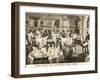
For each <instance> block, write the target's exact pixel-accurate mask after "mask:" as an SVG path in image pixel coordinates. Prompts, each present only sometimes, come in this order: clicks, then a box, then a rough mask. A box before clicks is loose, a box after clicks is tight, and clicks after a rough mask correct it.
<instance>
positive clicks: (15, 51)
mask: <svg viewBox="0 0 100 80" xmlns="http://www.w3.org/2000/svg"><path fill="white" fill-rule="evenodd" d="M20 6H31V7H32V6H37V7H48V8H64V9H66V8H68V9H85V10H94V11H95V13H94V14H95V65H94V66H95V70H86V71H72V72H69V71H68V72H64V71H62V72H54V73H51V72H50V73H49V72H47V73H38V74H35V73H33V74H20V63H19V62H20V49H21V48H20V47H19V46H20V33H21V32H20ZM97 13H98V12H97V7H96V6H80V5H63V4H44V3H29V2H13V3H12V4H11V76H12V77H15V78H22V77H39V76H55V75H73V74H86V73H97V53H98V52H97V51H98V47H97V44H98V43H97V42H98V41H97V40H98V38H97V36H98V33H97V30H98V28H97V24H98V23H97V22H98V21H97Z"/></svg>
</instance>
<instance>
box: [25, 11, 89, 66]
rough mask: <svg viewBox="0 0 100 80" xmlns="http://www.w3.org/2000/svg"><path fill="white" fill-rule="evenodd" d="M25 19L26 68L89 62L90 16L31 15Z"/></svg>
mask: <svg viewBox="0 0 100 80" xmlns="http://www.w3.org/2000/svg"><path fill="white" fill-rule="evenodd" d="M25 17H26V21H25V22H26V24H25V27H26V33H25V34H26V44H25V46H26V65H30V64H56V63H78V62H84V63H85V62H89V60H90V57H89V46H90V45H89V41H90V38H89V35H90V34H89V27H90V26H89V18H90V17H89V15H74V14H73V15H69V14H56V13H54V14H53V13H52V14H51V13H31V12H27V13H26V14H25Z"/></svg>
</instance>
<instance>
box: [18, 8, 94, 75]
mask: <svg viewBox="0 0 100 80" xmlns="http://www.w3.org/2000/svg"><path fill="white" fill-rule="evenodd" d="M19 10H20V11H19V12H20V13H19V21H20V22H19V23H20V24H19V30H20V31H19V33H20V38H19V39H20V41H19V42H20V43H19V60H20V61H19V69H20V70H19V74H20V75H24V74H42V73H57V72H75V71H91V70H95V10H88V9H74V8H56V7H38V6H20V7H19ZM26 12H33V13H34V12H35V13H59V14H76V15H90V24H89V25H90V29H89V32H90V62H89V63H88V62H85V63H77V65H75V64H72V63H66V64H65V65H63V66H60V65H56V66H40V67H36V66H34V65H32V66H30V67H26V63H25V57H26V56H25V54H26V53H25V52H26V51H25V29H26V28H25V21H26V20H25V13H26ZM91 34H92V35H91Z"/></svg>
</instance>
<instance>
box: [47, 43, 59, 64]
mask: <svg viewBox="0 0 100 80" xmlns="http://www.w3.org/2000/svg"><path fill="white" fill-rule="evenodd" d="M57 52H58V51H57V49H56V47H55V43H53V44H52V47H49V49H48V60H49V62H50V63H58V62H59V55H58V53H57Z"/></svg>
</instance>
